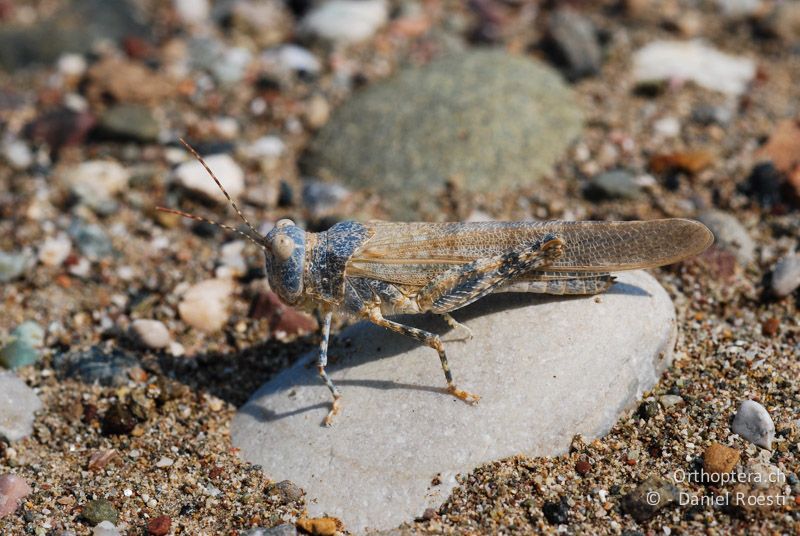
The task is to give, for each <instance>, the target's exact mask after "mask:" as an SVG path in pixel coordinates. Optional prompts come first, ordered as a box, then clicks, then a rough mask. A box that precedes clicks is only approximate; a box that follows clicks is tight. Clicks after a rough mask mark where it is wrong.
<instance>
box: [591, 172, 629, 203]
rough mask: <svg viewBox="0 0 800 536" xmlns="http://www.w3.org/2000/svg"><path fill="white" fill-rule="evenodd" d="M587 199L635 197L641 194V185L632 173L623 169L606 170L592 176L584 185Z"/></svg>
mask: <svg viewBox="0 0 800 536" xmlns="http://www.w3.org/2000/svg"><path fill="white" fill-rule="evenodd" d="M585 193H586V197H588V198H589V199H595V200H600V199H635V198H637V197H639V196H640V195H641V194H642V187H641V186H640V185H639V184H638V183H637V182H636V177H634V176H633V173H631V172H629V171H626V170H624V169H617V170H613V171H606V172H605V173H601V174H599V175H597V176H596V177H594V178H593V179H592V181H591V182H590V183H589V184H588V185H587V187H586V192H585Z"/></svg>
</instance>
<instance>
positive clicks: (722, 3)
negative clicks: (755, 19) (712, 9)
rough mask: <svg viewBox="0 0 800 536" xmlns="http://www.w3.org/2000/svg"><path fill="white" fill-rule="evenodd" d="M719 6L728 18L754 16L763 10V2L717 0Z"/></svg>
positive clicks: (756, 0) (755, 0) (759, 0)
mask: <svg viewBox="0 0 800 536" xmlns="http://www.w3.org/2000/svg"><path fill="white" fill-rule="evenodd" d="M717 5H718V6H719V7H720V9H721V10H722V13H723V14H724V15H725V16H726V17H731V18H738V17H744V16H747V15H754V14H756V13H757V12H758V10H760V9H761V6H762V2H761V0H717Z"/></svg>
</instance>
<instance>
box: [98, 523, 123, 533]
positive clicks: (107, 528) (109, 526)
mask: <svg viewBox="0 0 800 536" xmlns="http://www.w3.org/2000/svg"><path fill="white" fill-rule="evenodd" d="M92 536H122V533H121V532H120V531H119V529H118V528H117V527H116V526H115V525H114V523H112V522H111V521H102V522H100V523H99V524H98V525H97V526H96V527H94V528H93V529H92Z"/></svg>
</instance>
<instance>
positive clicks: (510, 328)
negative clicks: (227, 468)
mask: <svg viewBox="0 0 800 536" xmlns="http://www.w3.org/2000/svg"><path fill="white" fill-rule="evenodd" d="M454 316H455V317H456V318H457V319H458V320H460V321H462V322H463V323H465V324H466V325H467V326H468V327H469V328H471V329H472V331H473V333H474V338H473V339H471V340H469V341H467V342H461V341H452V340H451V341H450V342H448V340H449V339H453V338H456V337H458V336H460V335H461V333H460V332H459V331H458V330H455V331H454V330H449V331H448V328H447V326H446V324H445V323H444V322H442V321H441V320H440V319H437V318H431V317H428V316H422V317H406V318H403V320H404V321H406V322H408V323H410V324H412V325H415V326H418V327H424V328H427V329H431V330H433V331H436V332H438V333H445V335H444V337H443V338H444V340H445V345H446V348H447V351H448V357H449V360H450V367H451V369H452V371H453V375H454V377H455V379H456V383H457V384H458V385H459V386H460V387H461V388H463V389H466V390H468V391H471V392H473V393H476V394H479V395H481V396H482V397H483V398H482V399H481V401H480V403H479V404H478V405H477V406H469V405H467V404H465V403H463V402H461V401H458V400H455V399H454V398H453V397H452V396H450V395H448V394H446V393H445V392H444V390H443V387H444V385H445V383H444V377H443V374H442V370H441V367H440V365H439V359H438V357H437V355H436V352H435V351H433V350H432V349H430V348H428V347H424V346H422V345H420V344H419V343H417V342H416V341H413V340H411V339H409V338H407V337H403V336H401V335H398V334H395V333H392V332H389V331H386V330H384V329H381V328H378V327H375V326H372V325H369V324H366V323H359V324H357V325H355V326H352V327H350V328H348V329H346V330H345V331H344V332H343V333H342V334H341V335H340V336H339V337H337V338H336V341H334V342H333V343H332V346H331V350H330V355H331V360H332V362H331V363H330V364H329V368H328V370H329V372H330V373H331V376H332V378H333V381H334V382H336V383H337V385H338V386H339V387H340V389H341V390H342V393H343V396H344V398H343V407H342V411H341V413H340V414H339V415H338V416H337V417H336V420H335V422H334V424H333V427H331V428H324V427H322V426H321V422H322V419H323V418H324V416H325V415H326V413H327V411H328V409H329V407H330V394H329V392H328V390H327V389H326V388H325V387H324V385H323V384H322V383H321V382H320V380H319V378H318V376H317V372H316V368H315V367H314V366H313V362H314V360H315V359H316V356H315V355H313V354H312V355H308V356H305V357H304V358H302V359H301V360H300V361H299V362H298V363H297V364H296V365H295V366H293V367H292V368H290V369H287V370H285V371H283V372H282V373H280V374H279V375H278V376H276V377H275V378H274V379H273V380H272V381H270V382H269V383H267V384H265V385H264V386H263V387H262V388H261V389H260V390H259V391H258V392H257V393H256V394H255V395H254V396H253V398H252V399H251V400H250V401H249V402H248V403H247V404H245V405H244V406H243V407H242V408H241V409H240V411H239V413H238V414H237V415H236V417H235V418H234V420H233V423H232V429H231V433H232V437H233V443H234V445H235V446H236V447H238V448H240V449H241V454H242V456H243V457H244V458H245V459H246V460H249V461H250V462H252V463H255V464H259V465H261V466H262V467H263V469H264V471H265V473H266V474H267V475H268V476H269V477H270V478H272V479H273V480H283V479H289V480H292V481H293V482H295V483H297V484H298V485H300V486H301V487H303V488H304V489H305V490H306V492H307V493H308V497H307V499H308V500H307V506H308V510H309V514H310V515H312V516H314V515H320V514H322V513H328V514H330V515H334V516H337V517H339V518H341V519H342V520H343V521H344V523H345V525H346V527H347V528H348V529H349V530H351V531H356V532H360V531H363V530H364V529H366V528H375V529H386V528H391V527H394V526H396V525H398V524H400V523H402V522H404V521H410V520H412V519H413V518H414V517H415V516H419V515H421V514H422V512H423V511H424V510H425V508H427V507H436V506H438V505H439V504H441V503H442V502H443V500H444V499H445V498H446V497H447V495H448V494H449V492H450V490H451V489H452V488H453V486H454V485H455V475H456V474H458V473H466V472H468V471H470V470H471V469H473V468H474V467H476V466H478V465H480V464H482V463H486V462H489V461H492V460H496V459H499V458H503V457H507V456H512V455H515V454H520V453H524V454H528V455H531V456H539V455H556V454H559V453H563V452H565V451H566V450H567V449H568V447H569V443H570V440H571V438H572V437H573V436H574V435H575V434H578V433H580V434H583V435H584V436H586V437H588V438H594V437H598V436H601V435H603V434H605V433H607V432H608V430H609V429H610V428H611V426H612V425H613V424H614V422H615V421H616V419H617V417H618V416H619V414H620V412H622V411H623V410H624V409H626V408H628V407H630V406H631V405H632V404H634V401H635V400H636V399H637V398H638V397H639V395H640V394H641V392H642V391H643V390H646V389H649V388H650V387H651V386H652V385H653V384H654V383H655V382H656V380H657V378H658V376H659V374H660V372H661V371H662V370H663V369H664V368H665V367H666V366H668V364H669V363H670V361H671V359H672V348H673V345H674V340H675V331H676V328H675V326H676V324H675V313H674V307H673V305H672V302H671V301H670V298H669V296H668V295H667V293H666V292H665V291H664V289H663V288H662V287H661V286H660V285H659V284H658V282H657V281H656V280H655V279H654V278H653V277H652V276H650V275H649V274H647V273H644V272H630V273H626V274H622V275H621V276H620V278H619V280H618V283H617V284H616V285H615V286H613V287H612V288H611V290H610V292H608V293H606V294H603V295H600V296H598V297H575V298H556V297H543V296H539V295H534V294H500V295H494V296H489V297H487V298H484V299H483V300H480V301H479V302H477V303H476V304H473V305H471V306H469V307H468V308H465V309H463V310H461V311H457V312H456V313H455V315H454ZM437 475H439V479H440V480H441V484H439V485H437V486H433V485H431V480H432V479H433V478H434V477H436V476H437Z"/></svg>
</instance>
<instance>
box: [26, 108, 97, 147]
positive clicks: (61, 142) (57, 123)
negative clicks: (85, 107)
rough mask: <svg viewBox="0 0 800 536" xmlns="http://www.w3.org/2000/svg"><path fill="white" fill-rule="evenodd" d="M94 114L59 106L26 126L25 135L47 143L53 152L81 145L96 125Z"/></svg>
mask: <svg viewBox="0 0 800 536" xmlns="http://www.w3.org/2000/svg"><path fill="white" fill-rule="evenodd" d="M95 123H96V120H95V118H94V116H93V115H92V114H90V113H88V112H75V111H73V110H70V109H68V108H59V109H56V110H52V111H50V112H46V113H44V114H42V115H40V116H39V117H37V118H36V119H34V120H33V121H32V122H30V123H28V124H27V125H26V126H25V130H24V134H25V137H26V138H28V139H29V140H31V141H33V142H34V143H43V144H46V145H47V146H48V147H49V148H50V149H51V150H52V151H53V152H58V151H59V150H60V149H61V148H62V147H68V146H72V145H80V144H82V143H83V142H84V141H85V140H86V136H87V135H88V134H89V131H91V130H92V128H93V127H94V126H95Z"/></svg>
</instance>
